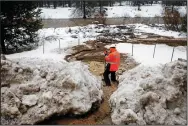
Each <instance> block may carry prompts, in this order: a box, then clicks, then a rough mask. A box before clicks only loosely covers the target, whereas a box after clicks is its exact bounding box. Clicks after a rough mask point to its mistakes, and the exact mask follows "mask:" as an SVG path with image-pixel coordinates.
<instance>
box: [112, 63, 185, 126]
mask: <svg viewBox="0 0 188 126" xmlns="http://www.w3.org/2000/svg"><path fill="white" fill-rule="evenodd" d="M186 62H187V61H184V60H177V61H174V62H171V63H167V64H165V65H162V66H158V67H145V66H142V65H139V66H138V67H136V68H134V69H132V70H130V71H128V72H126V73H124V74H123V75H122V76H120V84H119V86H118V89H117V90H116V91H115V92H114V93H113V94H112V95H111V97H110V100H109V103H110V106H111V108H112V114H111V118H112V121H113V123H115V124H118V125H119V124H138V125H154V124H155V125H186V124H187V121H186V113H187V110H186V108H187V106H186V96H187V91H186V87H187V64H186Z"/></svg>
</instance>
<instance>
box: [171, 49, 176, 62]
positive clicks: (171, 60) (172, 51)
mask: <svg viewBox="0 0 188 126" xmlns="http://www.w3.org/2000/svg"><path fill="white" fill-rule="evenodd" d="M174 48H175V47H173V51H172V57H171V62H172V58H173V55H174Z"/></svg>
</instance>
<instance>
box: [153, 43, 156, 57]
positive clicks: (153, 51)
mask: <svg viewBox="0 0 188 126" xmlns="http://www.w3.org/2000/svg"><path fill="white" fill-rule="evenodd" d="M155 48H156V44H155V47H154V51H153V58H154V56H155Z"/></svg>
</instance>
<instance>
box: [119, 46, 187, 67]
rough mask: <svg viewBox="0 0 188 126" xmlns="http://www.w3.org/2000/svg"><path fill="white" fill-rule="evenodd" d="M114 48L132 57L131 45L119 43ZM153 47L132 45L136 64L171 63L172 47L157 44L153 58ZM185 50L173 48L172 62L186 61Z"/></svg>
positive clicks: (179, 47)
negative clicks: (181, 59) (179, 59)
mask: <svg viewBox="0 0 188 126" xmlns="http://www.w3.org/2000/svg"><path fill="white" fill-rule="evenodd" d="M116 46H117V50H118V51H119V52H120V53H129V54H130V55H132V44H130V43H119V44H117V45H116ZM154 47H155V45H145V44H134V45H133V58H134V59H135V60H136V61H137V62H139V63H142V64H144V65H149V66H153V65H158V64H165V63H168V62H171V57H172V52H173V47H170V46H168V45H165V44H157V45H156V48H155V55H154V58H153V53H154ZM186 50H187V49H186V47H184V46H178V47H175V49H174V55H173V59H172V61H174V60H177V59H178V58H183V59H186V54H187V53H186Z"/></svg>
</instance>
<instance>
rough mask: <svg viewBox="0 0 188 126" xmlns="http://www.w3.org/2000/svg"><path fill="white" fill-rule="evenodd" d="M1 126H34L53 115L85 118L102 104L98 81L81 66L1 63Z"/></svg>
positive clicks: (35, 61) (22, 61) (17, 61)
mask: <svg viewBox="0 0 188 126" xmlns="http://www.w3.org/2000/svg"><path fill="white" fill-rule="evenodd" d="M1 64H2V67H1V75H2V78H1V80H2V84H1V86H2V87H1V112H2V113H1V114H2V115H1V124H9V125H10V124H11V125H16V124H35V123H37V122H39V121H43V120H44V119H47V118H49V117H51V116H52V115H54V114H62V115H64V114H67V113H71V114H84V113H86V112H88V111H89V110H90V109H91V107H92V105H93V104H94V103H95V105H99V104H100V101H101V100H102V99H101V98H102V94H103V92H102V89H101V88H102V87H101V81H100V80H99V79H98V78H96V77H95V76H94V75H92V74H91V73H90V72H89V70H88V66H87V65H84V64H83V63H81V62H72V63H66V62H65V63H61V62H53V61H47V60H45V61H43V60H41V59H31V58H24V59H21V58H20V59H19V58H18V59H14V61H10V60H9V59H8V60H1Z"/></svg>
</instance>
